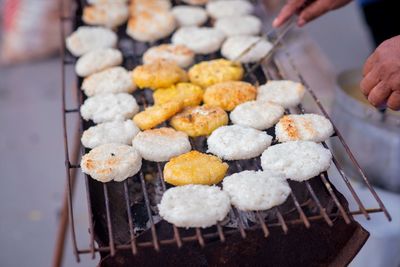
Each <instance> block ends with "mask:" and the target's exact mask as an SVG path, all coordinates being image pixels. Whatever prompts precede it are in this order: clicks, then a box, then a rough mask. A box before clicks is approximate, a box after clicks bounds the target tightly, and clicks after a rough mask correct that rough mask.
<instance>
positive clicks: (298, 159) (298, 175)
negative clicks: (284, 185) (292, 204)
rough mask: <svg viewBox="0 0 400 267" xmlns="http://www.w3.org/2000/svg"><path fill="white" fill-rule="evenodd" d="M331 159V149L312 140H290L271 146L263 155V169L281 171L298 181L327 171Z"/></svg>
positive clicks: (287, 176)
mask: <svg viewBox="0 0 400 267" xmlns="http://www.w3.org/2000/svg"><path fill="white" fill-rule="evenodd" d="M331 161H332V154H331V152H330V151H329V149H326V148H324V147H323V146H322V145H321V144H319V143H315V142H311V141H289V142H286V143H282V144H277V145H274V146H270V147H269V148H267V149H266V150H265V151H264V153H263V154H262V156H261V166H262V168H263V170H265V171H271V172H278V173H281V174H283V175H284V176H285V178H287V179H291V180H294V181H298V182H301V181H305V180H308V179H311V178H313V177H315V176H317V175H318V174H320V173H321V172H323V171H326V170H327V169H328V168H329V166H330V164H331Z"/></svg>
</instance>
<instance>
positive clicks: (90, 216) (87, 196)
mask: <svg viewBox="0 0 400 267" xmlns="http://www.w3.org/2000/svg"><path fill="white" fill-rule="evenodd" d="M89 179H91V178H89V177H88V175H86V174H85V190H86V202H87V209H88V214H89V216H88V217H89V232H90V243H89V246H90V251H91V254H92V259H94V258H95V256H96V255H95V245H94V225H93V217H92V216H93V215H92V214H93V212H92V202H91V200H90V189H89Z"/></svg>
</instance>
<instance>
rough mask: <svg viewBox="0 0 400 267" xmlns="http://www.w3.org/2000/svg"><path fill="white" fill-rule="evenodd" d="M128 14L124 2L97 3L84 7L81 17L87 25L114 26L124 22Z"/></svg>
mask: <svg viewBox="0 0 400 267" xmlns="http://www.w3.org/2000/svg"><path fill="white" fill-rule="evenodd" d="M128 16H129V11H128V6H127V5H126V4H124V3H99V4H96V5H90V6H86V7H84V9H83V15H82V19H83V21H84V22H85V23H86V24H89V25H102V26H105V27H108V28H115V27H117V26H120V25H122V24H124V23H125V21H126V20H127V19H128Z"/></svg>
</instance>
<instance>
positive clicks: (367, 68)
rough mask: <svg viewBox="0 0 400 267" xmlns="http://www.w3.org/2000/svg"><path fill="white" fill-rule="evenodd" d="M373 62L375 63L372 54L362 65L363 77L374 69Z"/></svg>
mask: <svg viewBox="0 0 400 267" xmlns="http://www.w3.org/2000/svg"><path fill="white" fill-rule="evenodd" d="M374 62H375V53H372V55H370V56H369V57H368V58H367V60H366V61H365V63H364V67H363V76H364V77H365V76H366V75H367V74H368V73H369V72H370V71H371V70H372V68H373V67H374Z"/></svg>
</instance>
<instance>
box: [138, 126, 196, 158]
mask: <svg viewBox="0 0 400 267" xmlns="http://www.w3.org/2000/svg"><path fill="white" fill-rule="evenodd" d="M132 145H133V147H135V148H136V149H137V150H138V151H139V153H140V154H141V156H142V157H143V158H144V159H146V160H149V161H155V162H164V161H168V160H170V159H171V158H172V157H176V156H179V155H181V154H184V153H186V152H189V151H190V150H191V145H190V142H189V137H188V136H187V134H185V133H183V132H179V131H175V130H174V129H172V128H157V129H152V130H146V131H143V132H140V133H139V134H138V135H137V136H136V137H135V138H134V139H133V142H132Z"/></svg>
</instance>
